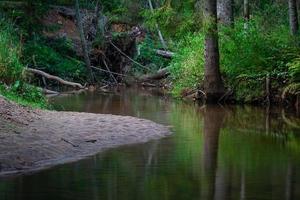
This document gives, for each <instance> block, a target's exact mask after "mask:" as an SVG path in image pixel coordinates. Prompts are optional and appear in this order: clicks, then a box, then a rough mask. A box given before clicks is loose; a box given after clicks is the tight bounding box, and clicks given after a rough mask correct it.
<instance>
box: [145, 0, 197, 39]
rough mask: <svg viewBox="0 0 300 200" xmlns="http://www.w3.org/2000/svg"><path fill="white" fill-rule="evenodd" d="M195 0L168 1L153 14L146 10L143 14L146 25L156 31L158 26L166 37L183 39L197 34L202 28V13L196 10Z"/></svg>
mask: <svg viewBox="0 0 300 200" xmlns="http://www.w3.org/2000/svg"><path fill="white" fill-rule="evenodd" d="M195 4H196V1H195V0H189V1H179V0H173V1H171V2H170V1H166V2H165V5H163V6H162V7H160V8H157V9H155V10H154V12H151V11H150V10H149V9H145V10H144V11H143V12H142V16H143V17H144V21H145V24H146V25H147V26H148V27H149V28H151V29H152V30H153V31H156V24H158V25H159V28H160V29H161V30H162V32H163V33H164V35H165V36H168V37H170V38H175V39H182V38H183V37H185V36H186V34H187V33H191V32H197V31H199V30H200V28H201V24H202V23H201V22H202V21H201V20H202V15H201V13H202V12H201V11H199V12H198V11H197V9H195Z"/></svg>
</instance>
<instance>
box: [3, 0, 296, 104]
mask: <svg viewBox="0 0 300 200" xmlns="http://www.w3.org/2000/svg"><path fill="white" fill-rule="evenodd" d="M299 7H300V3H299V1H297V0H288V1H287V0H252V1H247V0H243V1H242V0H235V1H233V0H218V1H204V0H187V1H179V0H144V1H138V0H128V1H125V0H112V1H106V0H94V1H92V0H91V1H88V0H82V1H80V0H78V1H71V0H56V1H47V0H26V1H25V0H24V1H1V2H0V9H1V19H0V26H1V30H0V39H1V40H0V45H1V48H0V49H1V51H0V63H1V64H0V65H1V68H0V84H1V85H0V91H1V94H2V95H3V96H6V97H7V98H9V99H13V100H15V101H17V102H19V103H21V104H26V105H33V106H37V107H45V106H47V103H46V99H45V97H44V94H56V93H60V92H63V91H70V90H79V89H84V88H90V89H92V90H93V89H95V88H96V90H104V91H106V90H110V89H111V88H115V87H119V86H133V85H139V86H142V87H158V88H161V89H163V90H164V91H165V93H166V94H171V95H172V96H173V97H175V98H181V99H192V100H194V101H198V102H208V103H229V104H232V103H238V104H245V103H246V104H260V105H270V104H283V105H287V106H292V107H294V105H295V106H296V107H298V106H299V89H300V57H299V55H300V54H299V22H298V20H299V16H298V12H299Z"/></svg>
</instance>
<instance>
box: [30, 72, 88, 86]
mask: <svg viewBox="0 0 300 200" xmlns="http://www.w3.org/2000/svg"><path fill="white" fill-rule="evenodd" d="M26 71H28V72H31V73H34V74H38V75H41V76H43V77H45V78H47V79H50V80H55V81H58V82H59V83H61V84H63V85H68V86H71V87H74V88H79V89H84V88H85V86H83V85H81V84H80V83H75V82H70V81H66V80H63V79H62V78H60V77H58V76H53V75H51V74H48V73H46V72H43V71H41V70H37V69H32V68H26Z"/></svg>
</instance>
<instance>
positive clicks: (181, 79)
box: [170, 17, 299, 102]
mask: <svg viewBox="0 0 300 200" xmlns="http://www.w3.org/2000/svg"><path fill="white" fill-rule="evenodd" d="M263 23H264V20H263V18H260V17H256V18H253V19H252V20H251V21H250V22H249V24H248V28H247V29H246V30H245V28H244V22H243V20H242V19H241V20H237V21H236V23H235V28H233V29H232V28H230V27H220V30H219V36H220V55H221V71H222V74H223V77H224V79H225V82H226V84H227V86H228V87H229V88H231V89H233V90H234V92H235V98H236V99H237V100H238V101H244V102H253V101H257V100H260V99H261V98H263V97H264V94H265V78H266V76H270V77H271V78H275V79H276V80H284V79H287V78H288V76H287V72H288V67H287V63H289V62H290V61H291V60H293V59H294V58H295V57H297V54H298V52H299V48H298V47H297V46H296V45H295V44H294V42H293V40H292V39H291V37H290V33H289V29H288V27H287V26H285V25H281V26H276V27H273V28H269V29H265V28H264V26H263V25H262V24H263ZM170 66H171V68H172V70H171V72H172V77H173V80H174V87H173V93H174V95H175V96H179V95H180V93H181V91H183V90H184V89H186V88H191V89H195V88H197V87H199V86H201V84H202V83H203V69H204V37H203V34H201V33H198V34H190V35H188V36H186V37H185V38H184V39H183V40H182V41H181V42H180V43H179V46H178V50H177V54H176V56H175V58H174V60H173V61H172V63H171V65H170ZM289 68H290V73H291V74H292V76H293V77H294V79H296V78H297V77H299V60H295V61H294V62H293V63H291V64H290V65H289ZM273 87H282V85H280V84H273ZM275 89H276V88H275Z"/></svg>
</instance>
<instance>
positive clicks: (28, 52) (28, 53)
mask: <svg viewBox="0 0 300 200" xmlns="http://www.w3.org/2000/svg"><path fill="white" fill-rule="evenodd" d="M55 44H56V43H55ZM58 44H60V43H58ZM66 45H67V44H66ZM60 47H61V49H60V51H61V53H60V52H58V51H56V50H55V49H54V48H52V47H50V46H48V45H47V44H45V43H44V42H41V41H39V40H37V41H32V42H28V43H27V44H26V45H25V47H24V58H23V60H24V63H30V65H32V66H33V67H35V68H39V69H41V70H44V71H46V72H48V73H50V74H52V75H56V76H60V77H63V78H64V79H68V80H76V81H80V80H83V79H85V77H86V73H85V68H84V64H83V63H82V62H81V61H79V60H77V59H76V58H73V57H70V56H68V57H65V56H64V55H66V53H67V51H68V50H67V47H62V44H60Z"/></svg>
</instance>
